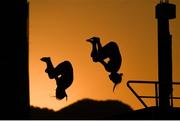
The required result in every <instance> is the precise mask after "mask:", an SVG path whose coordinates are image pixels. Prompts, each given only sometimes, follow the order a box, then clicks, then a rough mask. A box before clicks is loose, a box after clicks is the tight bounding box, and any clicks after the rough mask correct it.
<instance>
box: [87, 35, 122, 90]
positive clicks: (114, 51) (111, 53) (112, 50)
mask: <svg viewBox="0 0 180 121" xmlns="http://www.w3.org/2000/svg"><path fill="white" fill-rule="evenodd" d="M87 41H88V42H90V43H91V44H92V52H91V57H92V60H93V62H100V63H101V64H102V65H103V66H104V68H105V70H106V71H107V72H110V74H109V78H110V80H112V82H113V83H114V87H113V91H114V89H115V87H116V85H117V84H119V83H120V82H121V80H122V75H123V74H122V73H118V70H119V69H120V67H121V63H122V57H121V54H120V51H119V47H118V45H117V44H116V43H115V42H112V41H111V42H109V43H107V44H106V45H105V46H103V47H102V45H101V43H100V38H99V37H92V38H90V39H88V40H87ZM107 58H108V59H109V61H108V62H105V59H107Z"/></svg>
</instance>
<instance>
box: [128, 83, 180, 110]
mask: <svg viewBox="0 0 180 121" xmlns="http://www.w3.org/2000/svg"><path fill="white" fill-rule="evenodd" d="M132 83H136V84H137V83H139V84H154V86H155V96H139V95H138V94H137V93H136V92H135V90H134V89H133V88H132V87H131V85H130V84H132ZM158 84H159V82H156V81H136V80H130V81H128V82H127V86H128V88H129V89H130V90H131V92H132V93H133V94H134V95H135V96H136V97H137V99H138V100H139V101H140V102H141V104H142V105H143V106H144V107H145V108H147V107H148V106H147V105H146V103H145V102H144V101H143V100H142V98H155V101H156V106H159V101H158V100H159V95H158ZM172 84H173V85H180V82H173V83H172ZM170 99H171V106H172V107H173V99H180V97H173V92H172V95H171V96H170Z"/></svg>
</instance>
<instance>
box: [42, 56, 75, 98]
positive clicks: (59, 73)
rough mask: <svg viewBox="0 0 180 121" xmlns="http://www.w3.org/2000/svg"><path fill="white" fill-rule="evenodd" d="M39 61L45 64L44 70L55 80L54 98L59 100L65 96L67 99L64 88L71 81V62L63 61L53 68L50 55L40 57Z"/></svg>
mask: <svg viewBox="0 0 180 121" xmlns="http://www.w3.org/2000/svg"><path fill="white" fill-rule="evenodd" d="M41 61H43V62H46V64H47V68H46V70H45V72H46V73H48V76H49V78H50V79H55V80H56V84H57V88H56V98H57V99H60V100H61V99H63V98H64V97H66V100H67V94H66V91H65V90H66V89H67V88H68V87H69V86H70V85H71V84H72V82H73V68H72V65H71V63H70V62H69V61H64V62H62V63H60V64H58V65H57V66H56V67H55V68H54V66H53V64H52V62H51V58H50V57H42V58H41Z"/></svg>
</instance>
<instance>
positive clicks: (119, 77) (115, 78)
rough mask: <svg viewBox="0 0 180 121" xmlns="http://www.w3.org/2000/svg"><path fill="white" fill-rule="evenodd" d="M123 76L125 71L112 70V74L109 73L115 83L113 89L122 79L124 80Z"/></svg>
mask: <svg viewBox="0 0 180 121" xmlns="http://www.w3.org/2000/svg"><path fill="white" fill-rule="evenodd" d="M122 76H123V73H120V74H119V73H117V72H112V73H111V74H110V75H109V78H110V80H112V82H113V83H114V84H115V85H114V88H113V91H114V89H115V87H116V85H117V84H119V83H120V82H121V81H122Z"/></svg>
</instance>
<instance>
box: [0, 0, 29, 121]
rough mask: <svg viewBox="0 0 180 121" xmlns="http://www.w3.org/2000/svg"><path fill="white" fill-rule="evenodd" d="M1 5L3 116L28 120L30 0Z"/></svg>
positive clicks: (15, 0)
mask: <svg viewBox="0 0 180 121" xmlns="http://www.w3.org/2000/svg"><path fill="white" fill-rule="evenodd" d="M2 6H3V7H2ZM1 8H3V10H2V9H1V22H0V24H1V33H0V35H1V44H0V46H1V47H0V55H1V57H0V67H1V71H0V80H1V84H0V92H1V99H0V104H1V106H0V109H1V114H0V119H27V118H28V112H29V108H30V104H29V77H28V76H29V75H28V33H27V30H28V26H27V25H28V3H27V0H12V1H8V0H7V1H6V0H4V1H1Z"/></svg>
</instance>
